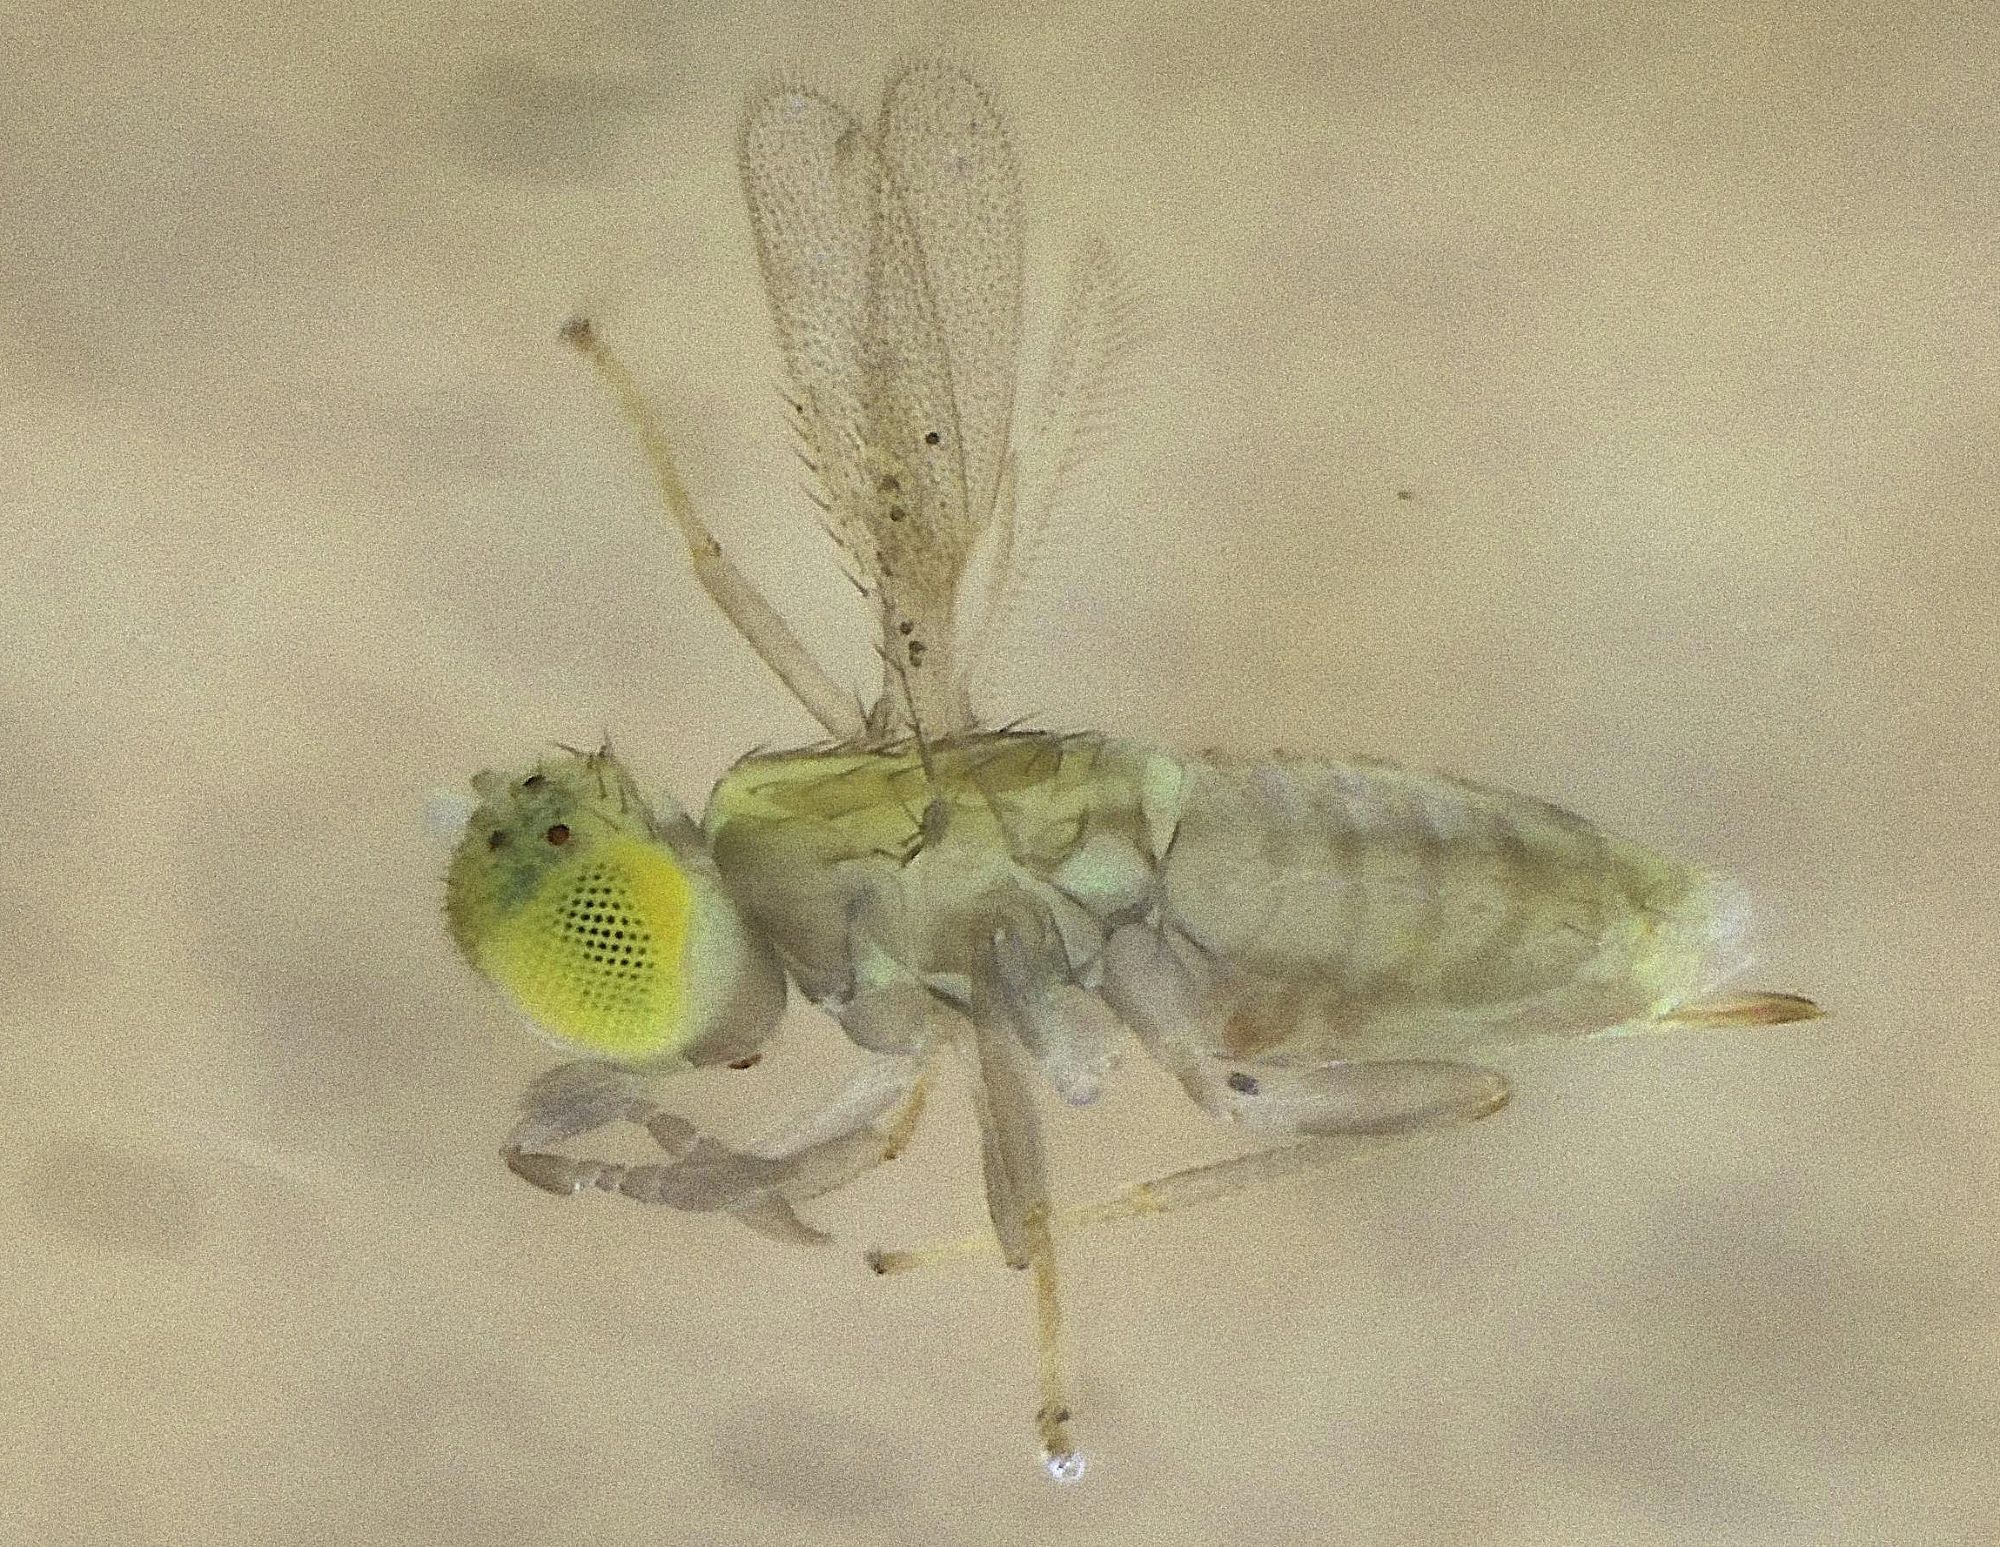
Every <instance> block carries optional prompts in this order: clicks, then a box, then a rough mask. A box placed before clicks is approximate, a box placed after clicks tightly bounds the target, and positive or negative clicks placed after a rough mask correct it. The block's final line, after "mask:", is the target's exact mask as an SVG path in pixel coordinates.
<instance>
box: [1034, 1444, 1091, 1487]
mask: <svg viewBox="0 0 2000 1547" xmlns="http://www.w3.org/2000/svg"><path fill="white" fill-rule="evenodd" d="M1042 1465H1043V1466H1045V1467H1047V1468H1048V1469H1049V1476H1051V1477H1053V1478H1054V1479H1055V1480H1056V1481H1057V1482H1059V1483H1073V1482H1075V1481H1076V1480H1077V1479H1078V1478H1079V1477H1081V1476H1083V1452H1082V1451H1080V1450H1065V1451H1045V1452H1044V1453H1043V1455H1042Z"/></svg>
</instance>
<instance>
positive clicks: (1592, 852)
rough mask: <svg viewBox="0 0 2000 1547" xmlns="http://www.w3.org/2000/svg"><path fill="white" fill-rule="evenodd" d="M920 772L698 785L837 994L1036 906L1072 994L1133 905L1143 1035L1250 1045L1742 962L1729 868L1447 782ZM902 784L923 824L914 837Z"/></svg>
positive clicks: (1402, 1048)
mask: <svg viewBox="0 0 2000 1547" xmlns="http://www.w3.org/2000/svg"><path fill="white" fill-rule="evenodd" d="M932 770H933V777H934V779H935V781H936V782H935V785H934V786H929V787H927V785H926V783H925V773H924V770H923V768H922V766H921V764H920V763H919V761H918V758H917V755H916V752H915V750H914V749H913V748H910V747H904V748H901V749H899V750H891V751H885V752H879V753H873V754H863V753H855V752H841V751H836V752H816V751H806V752H797V753H784V754H775V755H764V756H758V757H754V758H749V759H746V760H745V761H743V762H742V763H739V764H738V765H737V766H736V767H735V768H734V769H732V770H731V771H730V773H729V774H728V775H727V776H726V777H725V778H723V780H722V781H721V782H720V783H718V784H717V786H716V788H715V791H714V793H713V794H712V796H711V797H710V800H709V805H708V810H707V813H706V815H705V816H704V819H703V829H704V831H705V832H706V833H707V835H708V838H709V841H710V844H711V846H712V848H713V851H714V853H715V856H716V861H717V864H718V866H719V867H720V869H721V871H722V874H723V876H724V877H725V879H726V880H727V881H728V883H729V887H730V890H731V892H732V893H733V895H735V896H736V897H737V898H738V899H739V901H740V902H741V903H742V905H743V906H744V908H745V909H746V910H747V912H748V913H749V915H750V916H751V918H752V919H753V920H754V921H755V922H756V924H757V925H758V926H759V928H760V929H761V930H762V931H763V932H764V933H765V935H766V936H767V937H768V938H769V939H771V940H772V941H773V942H775V943H776V945H777V946H778V948H779V951H780V953H781V954H782V956H783V958H784V960H785V963H786V966H787V968H788V969H789V970H790V972H791V974H792V977H793V979H794V981H796V982H798V983H799V984H800V985H801V986H802V987H803V988H805V989H806V991H807V992H808V993H809V994H811V995H812V997H814V998H815V999H816V1000H818V1001H820V1002H821V1003H822V1004H825V1005H826V1006H828V1007H829V1008H831V1009H833V1010H835V1011H836V1012H839V1011H841V1010H843V1009H844V1008H845V1007H846V1006H847V1005H848V1004H849V1003H850V1002H851V1001H852V999H853V997H854V996H855V994H856V993H857V992H858V991H861V990H864V989H865V988H866V987H867V985H868V983H869V982H870V981H871V980H877V981H879V980H880V979H881V978H882V977H883V976H884V974H885V973H890V974H896V973H899V974H901V975H903V976H905V977H907V978H908V979H911V980H915V981H919V982H921V983H923V984H924V985H925V986H926V987H927V988H929V989H931V990H933V991H936V992H939V993H942V994H945V995H947V996H951V997H955V998H959V999H963V998H964V997H965V996H966V993H967V988H966V985H967V984H969V983H970V981H971V980H972V979H973V978H974V977H975V976H976V975H977V974H978V972H979V971H980V970H981V969H980V960H981V955H982V952H983V951H985V950H986V949H987V947H986V943H985V937H986V936H987V935H988V934H990V932H991V929H992V921H993V920H994V919H995V918H996V917H1004V918H1019V919H1030V920H1034V921H1037V923H1045V924H1046V926H1047V927H1046V929H1040V930H1037V931H1036V933H1037V934H1038V936H1039V937H1040V938H1041V943H1042V945H1043V946H1044V948H1045V954H1044V955H1043V956H1042V958H1041V959H1040V961H1039V963H1038V969H1039V970H1043V971H1046V972H1048V973H1051V974H1054V975H1057V976H1059V977H1061V978H1063V979H1064V980H1066V981H1069V982H1071V983H1073V984H1076V985H1077V986H1080V987H1083V988H1086V989H1098V988H1100V987H1102V986H1103V984H1104V981H1105V969H1106V962H1105V959H1104V958H1105V948H1106V943H1107V941H1108V940H1109V939H1110V938H1111V936H1112V935H1113V934H1114V933H1115V932H1116V931H1118V930H1120V929H1124V928H1129V927H1132V926H1135V925H1142V926H1143V927H1144V928H1146V929H1147V930H1149V931H1151V933H1152V934H1153V935H1154V936H1155V937H1156V938H1157V941H1158V943H1159V951H1160V953H1161V954H1160V956H1159V959H1158V962H1157V964H1156V967H1155V969H1154V970H1155V971H1156V972H1157V974H1158V976H1159V978H1160V980H1161V983H1162V985H1168V984H1170V985H1171V988H1170V989H1169V988H1167V987H1164V986H1163V987H1161V988H1160V989H1159V992H1160V993H1162V994H1170V996H1171V1000H1172V1002H1171V1003H1168V1004H1165V1005H1163V1006H1162V1007H1161V1008H1160V1009H1158V1010H1156V1011H1154V1012H1153V1013H1152V1014H1150V1015H1149V1016H1148V1017H1147V1019H1148V1020H1149V1022H1150V1023H1151V1029H1153V1030H1154V1031H1155V1032H1156V1035H1157V1036H1158V1037H1159V1039H1160V1040H1161V1041H1163V1042H1167V1043H1170V1044H1172V1045H1173V1046H1175V1047H1177V1048H1179V1049H1181V1050H1182V1051H1184V1052H1186V1053H1189V1054H1194V1055H1202V1056H1213V1057H1219V1058H1236V1059H1246V1060H1255V1061H1260V1062H1262V1061H1327V1060H1349V1059H1362V1058H1409V1057H1425V1056H1437V1055H1439V1054H1458V1053H1462V1052H1464V1051H1466V1050H1468V1049H1473V1048H1477V1047H1479V1046H1481V1045H1485V1044H1499V1043H1505V1042H1509V1041H1519V1040H1522V1039H1523V1038H1526V1037H1534V1036H1544V1035H1559V1034H1562V1033H1565V1032H1569V1033H1575V1032H1596V1031H1603V1030H1606V1029H1608V1028H1611V1027H1614V1026H1617V1025H1619V1024H1621V1023H1623V1022H1627V1021H1632V1020H1635V1019H1645V1018H1649V1017H1652V1016H1656V1015H1660V1014H1664V1013H1666V1012H1668V1011H1670V1010H1672V1009H1673V1008H1674V1007H1675V1006H1676V1005H1678V1004H1680V1003H1682V1002H1684V1001H1687V1000H1689V999H1692V998H1693V997H1695V996H1696V995H1698V994H1700V993H1701V992H1703V991H1705V990H1706V989H1708V988H1709V987H1711V986H1713V985H1714V984H1715V983H1717V982H1719V981H1721V979H1722V978H1724V977H1725V976H1726V975H1727V974H1728V973H1729V972H1730V971H1731V970H1732V969H1734V968H1735V967H1736V966H1737V965H1738V963H1739V958H1740V933H1741V929H1742V922H1743V921H1742V913H1743V904H1742V901H1741V898H1740V894H1739V893H1738V892H1737V890H1736V889H1735V888H1734V887H1732V886H1731V885H1729V884H1728V883H1727V882H1725V881H1723V880H1721V879H1720V878H1719V877H1716V876H1714V875H1713V874H1711V873H1708V872H1704V871H1700V870H1696V869H1692V868H1690V867H1687V866H1683V865H1680V864H1677V863H1675V862H1673V861H1671V860H1668V859H1665V858H1663V857H1661V856H1659V855H1656V854H1653V853H1650V852H1648V851H1647V850H1645V849H1642V848H1640V847H1638V846H1637V845H1634V844H1630V843H1626V842H1623V841H1621V840H1618V839H1615V838H1610V837H1607V836H1605V835H1604V834H1602V833H1600V832H1599V831H1598V830H1597V829H1596V828H1594V827H1593V826H1591V825H1590V824H1589V823H1588V822H1586V821H1584V820H1583V819H1582V818H1580V817H1577V816H1574V815H1572V814H1571V813H1569V812H1565V811H1562V810H1560V809H1559V808H1557V807H1554V806H1551V805H1549V804H1547V803H1546V802H1543V801H1539V800H1533V799H1530V798H1527V797H1523V796H1518V795H1511V794H1508V793H1505V792H1503V791H1498V790H1492V789H1488V788H1484V787H1481V786H1478V785H1474V784H1469V783H1466V782H1465V781H1462V780H1457V779H1450V778H1444V777H1439V776H1431V775H1422V774H1414V773H1408V772H1404V771H1402V770H1400V769H1396V768H1392V767H1389V766H1387V765H1383V764H1376V763H1344V764H1343V763H1331V762H1317V761H1312V760H1308V759H1298V758H1288V759H1282V760H1281V759H1275V758H1274V759H1267V760H1241V761H1234V762H1223V761H1217V760H1213V759H1201V758H1188V757H1180V756H1176V755H1174V754H1171V753H1168V752H1165V751H1162V750H1159V749H1154V748H1148V747H1144V746H1141V745H1138V744H1135V743H1131V742H1126V741H1119V740H1115V739H1110V738H1105V737H1100V736H1091V735H1071V736H1056V735H1048V734H1040V733H1019V732H1017V733H1005V734H995V735H989V736H982V737H979V738H976V739H973V740H970V741H966V742H962V743H957V744H953V745H951V746H948V747H943V748H939V749H936V751H935V752H934V754H933V758H932ZM929 799H936V800H938V801H939V802H940V803H941V805H942V807H943V809H944V811H945V812H946V814H947V815H946V819H945V821H944V824H943V825H944V833H945V836H944V839H943V841H942V842H934V843H928V844H926V843H921V842H920V839H921V836H922V835H921V833H920V832H919V830H918V824H917V823H916V822H915V821H914V819H913V813H915V812H918V811H921V810H923V809H924V807H925V802H926V801H927V800H929ZM933 820H934V821H935V820H937V819H936V818H933ZM1132 970H1134V971H1136V970H1138V968H1137V964H1136V962H1135V963H1134V967H1133V969H1132ZM1116 991H1117V992H1118V993H1119V994H1120V995H1121V996H1122V998H1123V1000H1124V1004H1125V1007H1126V1008H1127V1009H1128V1010H1131V1009H1133V1008H1134V1007H1135V1006H1137V1005H1138V1004H1139V1002H1140V1001H1139V999H1138V998H1136V997H1135V995H1137V994H1140V993H1141V992H1142V990H1140V989H1137V988H1134V987H1133V986H1130V985H1119V986H1117V989H1116Z"/></svg>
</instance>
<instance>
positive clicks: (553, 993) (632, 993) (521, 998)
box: [477, 829, 690, 1058]
mask: <svg viewBox="0 0 2000 1547" xmlns="http://www.w3.org/2000/svg"><path fill="white" fill-rule="evenodd" d="M553 831H554V829H552V830H551V834H552V833H553ZM568 837H569V834H568V832H567V830H564V831H563V832H562V836H561V837H560V838H557V837H554V836H552V835H547V834H545V835H544V841H545V842H548V843H551V844H566V843H567V840H568ZM689 911H690V895H689V886H688V882H687V880H686V878H685V877H684V876H683V875H682V874H681V871H680V868H679V867H678V866H677V865H676V864H675V862H674V858H673V855H672V854H671V853H670V852H669V851H668V850H667V849H666V848H664V847H663V846H662V845H660V844H657V843H651V842H643V841H640V840H638V839H634V838H628V837H615V838H611V839H607V840H604V841H600V842H597V843H592V844H590V845H588V846H587V848H586V849H585V850H584V852H582V853H580V854H579V855H578V856H577V858H576V859H575V861H573V862H571V863H568V864H561V865H556V866H553V867H551V868H550V869H549V870H548V872H547V873H546V875H545V876H544V877H543V878H542V880H541V883H540V884H539V885H538V886H537V887H536V888H535V889H534V890H533V891H532V892H531V893H529V894H528V895H527V896H526V897H524V898H523V899H521V901H520V903H519V904H518V905H517V906H515V907H514V908H512V909H510V910H508V911H507V912H506V913H505V914H503V915H501V916H499V917H497V918H495V919H493V920H492V921H491V922H490V924H489V926H488V928H487V929H486V930H485V931H484V932H483V933H482V936H481V939H480V941H479V945H478V948H477V956H478V965H479V967H480V969H481V970H482V971H483V972H485V974H486V975H487V976H488V977H490V978H491V979H492V980H493V981H494V982H495V983H497V984H498V985H499V986H500V987H501V989H503V990H504V991H505V992H506V993H507V995H508V997H509V998H511V999H513V1000H514V1001H515V1003H516V1004H518V1005H519V1006H520V1008H521V1009H522V1011H523V1012H524V1013H526V1014H527V1016H528V1017H529V1018H530V1019H531V1020H533V1021H535V1022H536V1023H537V1024H538V1025H540V1026H541V1027H542V1028H543V1029H544V1030H546V1031H548V1032H549V1033H550V1034H552V1035H554V1036H557V1037H561V1038H562V1039H563V1040H565V1041H567V1042H574V1043H577V1044H579V1045H581V1046H583V1047H587V1048H589V1049H591V1050H592V1051H594V1052H599V1053H603V1054H606V1055H607V1056H609V1057H613V1058H633V1057H638V1056H643V1055H646V1054H652V1053H662V1052H671V1051H674V1050H675V1049H676V1048H678V1046H679V1045H680V1043H681V1042H682V1041H683V1040H684V1038H685V1036H686V1029H685V1026H684V1021H685V1017H684V1016H683V1013H682V1011H683V998H684V991H685V985H684V982H683V976H684V974H683V968H682V960H683V952H684V950H685V948H686V944H687V932H688V919H689Z"/></svg>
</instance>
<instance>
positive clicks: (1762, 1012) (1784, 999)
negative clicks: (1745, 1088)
mask: <svg viewBox="0 0 2000 1547" xmlns="http://www.w3.org/2000/svg"><path fill="white" fill-rule="evenodd" d="M1825 1013H1826V1012H1825V1011H1824V1010H1822V1009H1820V1007H1819V1006H1818V1005H1816V1004H1814V1003H1813V1002H1812V1001H1811V1000H1810V999H1807V998H1805V997H1804V996H1803V995H1800V994H1760V993H1744V994H1724V995H1721V996H1719V997H1717V998H1714V999H1698V1000H1696V1001H1694V1002H1693V1003H1692V1004H1683V1005H1677V1006H1675V1007H1674V1008H1673V1009H1671V1010H1669V1011H1668V1012H1667V1013H1666V1014H1665V1015H1662V1016H1659V1017H1657V1018H1656V1019H1655V1022H1654V1024H1655V1025H1658V1026H1660V1027H1661V1028H1663V1029H1672V1028H1674V1027H1679V1026H1687V1027H1693V1028H1697V1029H1701V1030H1707V1029H1710V1028H1714V1027H1720V1026H1784V1025H1788V1024H1790V1023H1791V1022H1793V1021H1816V1020H1818V1019H1819V1018H1820V1016H1822V1015H1824V1014H1825Z"/></svg>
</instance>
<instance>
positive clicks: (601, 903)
mask: <svg viewBox="0 0 2000 1547" xmlns="http://www.w3.org/2000/svg"><path fill="white" fill-rule="evenodd" d="M472 787H473V789H474V791H475V792H477V794H478V795H479V804H478V806H477V807H475V808H474V810H473V812H472V815H471V818H470V819H469V821H468V822H467V824H466V827H465V831H464V834H463V836H462V837H461V838H460V839H459V844H458V848H457V850H456V851H455V852H454V853H453V855H452V860H451V869H450V871H449V872H448V873H447V875H446V877H445V900H444V911H445V919H446V921H447V922H448V923H449V924H450V926H451V933H452V938H453V939H454V940H455V941H456V942H457V943H458V948H459V950H460V951H461V952H463V953H464V955H465V959H466V960H467V961H468V962H470V963H471V964H472V965H473V967H474V968H475V969H476V970H477V971H478V972H479V973H480V974H481V975H482V976H483V977H485V978H487V979H489V980H491V981H492V982H493V983H494V985H495V986H497V987H498V988H499V989H500V991H501V992H502V993H503V994H505V995H506V996H507V998H508V999H509V1000H510V1001H512V1003H513V1004H514V1006H515V1008H516V1009H518V1010H520V1011H521V1012H522V1014H524V1015H525V1016H526V1017H527V1018H528V1019H529V1020H531V1021H533V1022H534V1023H535V1025H536V1026H537V1027H538V1028H539V1029H540V1030H541V1031H543V1032H544V1033H546V1034H547V1035H549V1036H551V1037H554V1038H556V1039H557V1040H559V1041H561V1042H565V1043H568V1044H570V1045H571V1046H572V1047H576V1048H581V1049H583V1050H584V1051H585V1052H589V1053H593V1054H595V1055H597V1056H598V1057H600V1058H612V1059H618V1060H620V1061H623V1062H630V1063H655V1062H659V1061H669V1062H671V1061H675V1060H685V1061H686V1062H689V1063H693V1064H713V1063H727V1062H732V1061H735V1060H739V1059H741V1058H743V1057H745V1056H747V1055H750V1054H753V1053H755V1052H756V1050H757V1048H758V1046H759V1044H761V1043H762V1042H763V1041H764V1039H765V1038H766V1037H768V1036H770V1034H771V1032H772V1030H773V1029H774V1028H775V1027H776V1026H777V1024H778V1018H779V1017H780V1016H781V1015H782V1014H783V1013H784V1008H785V974H784V969H783V968H782V967H781V966H779V964H778V959H777V956H776V954H775V953H774V952H773V951H772V949H771V947H770V945H769V943H768V942H766V941H765V940H763V939H762V938H761V937H760V936H758V935H757V934H756V933H755V932H754V931H753V930H751V929H750V928H749V927H748V926H747V924H746V923H745V920H744V918H743V916H742V914H741V913H740V912H738V910H737V908H736V904H735V902H734V900H733V899H732V898H731V897H730V896H729V894H728V891H727V889H726V888H724V886H723V885H722V882H721V878H720V877H719V876H718V875H717V873H716V870H715V865H714V861H713V860H712V859H711V858H710V856H709V854H708V852H707V850H706V848H705V847H704V846H703V840H702V836H701V833H700V831H699V830H698V829H697V828H696V827H695V826H694V824H693V823H691V822H689V821H688V820H687V818H686V817H685V816H683V815H682V814H681V813H680V812H679V811H678V810H677V809H673V808H669V815H668V816H667V817H666V818H665V819H662V817H661V816H660V815H658V814H657V813H656V812H655V811H654V810H653V809H652V808H650V807H649V806H648V805H647V803H646V801H645V800H644V799H642V798H641V796H640V794H639V791H638V788H637V786H636V785H634V783H633V782H632V778H631V776H630V775H629V774H628V773H627V772H626V771H625V769H624V768H623V766H621V765H620V764H619V763H618V762H617V761H616V760H615V759H614V758H613V757H612V756H611V754H610V753H609V752H608V751H607V752H595V753H565V754H564V755H563V756H561V757H549V758H544V759H543V760H542V761H541V762H539V763H537V764H536V765H535V767H534V769H533V771H532V772H530V773H529V774H528V775H527V776H526V777H525V778H519V777H517V778H512V779H509V778H503V777H502V776H501V775H499V774H497V773H483V774H480V775H478V776H477V777H475V778H474V779H473V781H472Z"/></svg>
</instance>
